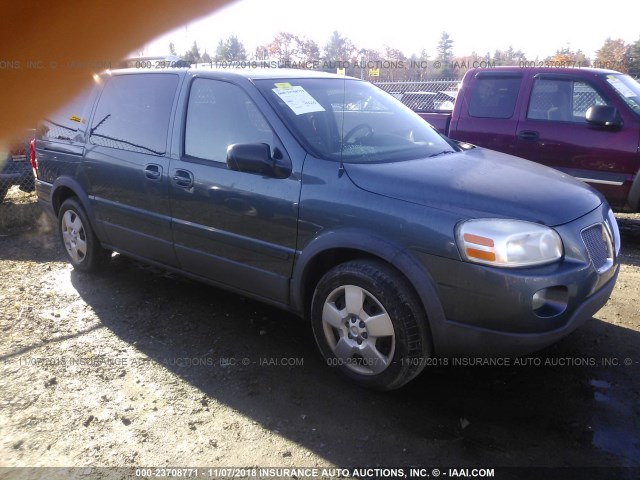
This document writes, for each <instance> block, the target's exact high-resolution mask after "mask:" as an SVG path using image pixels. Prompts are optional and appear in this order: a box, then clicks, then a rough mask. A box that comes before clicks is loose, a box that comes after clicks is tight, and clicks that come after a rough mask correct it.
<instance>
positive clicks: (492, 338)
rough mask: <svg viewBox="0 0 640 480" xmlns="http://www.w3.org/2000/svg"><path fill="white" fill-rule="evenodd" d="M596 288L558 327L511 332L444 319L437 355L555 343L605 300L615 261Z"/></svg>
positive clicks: (500, 352)
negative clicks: (607, 276) (605, 280)
mask: <svg viewBox="0 0 640 480" xmlns="http://www.w3.org/2000/svg"><path fill="white" fill-rule="evenodd" d="M614 270H615V271H614V274H613V276H612V277H611V278H610V279H609V281H608V282H607V283H605V284H604V285H603V286H602V288H600V290H598V291H597V292H595V293H594V294H593V295H591V296H590V297H589V298H588V299H587V300H586V301H584V302H583V303H582V304H581V305H579V306H578V307H577V308H576V309H575V310H574V311H573V312H572V314H571V315H570V316H569V318H568V320H567V322H566V323H565V324H564V325H563V326H562V327H560V328H557V329H555V330H551V331H546V332H536V333H511V332H501V331H497V330H489V329H484V328H481V327H478V326H473V325H465V324H462V323H458V322H452V321H445V322H444V323H443V324H442V325H440V326H439V328H438V337H439V338H440V341H439V342H437V345H436V352H437V354H438V355H439V356H444V357H452V356H464V357H470V356H476V355H477V356H482V357H501V356H504V357H516V356H521V355H528V354H530V353H532V352H536V351H538V350H541V349H543V348H545V347H547V346H549V345H552V344H554V343H556V342H557V341H558V340H560V339H561V338H563V337H565V336H566V335H568V334H569V333H571V332H572V331H574V330H575V329H576V328H578V327H579V326H580V325H582V324H583V323H585V322H586V321H587V320H588V319H590V318H591V317H593V315H594V314H595V313H596V312H597V311H598V310H600V309H601V308H602V307H603V306H604V305H605V304H606V303H607V301H608V300H609V297H610V296H611V292H612V291H613V288H614V287H615V284H616V280H617V278H618V272H619V265H616V266H615V267H614Z"/></svg>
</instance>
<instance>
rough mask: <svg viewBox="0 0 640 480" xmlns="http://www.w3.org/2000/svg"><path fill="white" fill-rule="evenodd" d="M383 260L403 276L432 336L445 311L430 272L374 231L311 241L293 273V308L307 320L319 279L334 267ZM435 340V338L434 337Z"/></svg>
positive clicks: (339, 233)
mask: <svg viewBox="0 0 640 480" xmlns="http://www.w3.org/2000/svg"><path fill="white" fill-rule="evenodd" d="M367 258H368V259H377V260H381V261H383V262H385V263H387V264H388V265H390V266H391V267H392V268H394V269H395V270H397V271H398V272H399V273H400V274H401V275H403V276H404V277H405V278H406V279H407V281H408V282H409V284H410V285H411V287H412V288H413V290H414V293H415V294H416V296H417V297H418V299H420V301H421V303H422V307H423V309H424V313H425V315H426V322H427V325H426V327H427V328H428V329H429V331H430V333H431V332H433V331H434V326H435V324H436V323H437V322H442V321H444V318H445V316H444V310H443V308H442V305H441V304H440V300H439V298H438V295H437V291H436V288H435V283H434V282H433V279H432V278H431V275H430V274H429V272H428V271H427V270H426V269H425V268H424V267H423V266H422V265H421V264H420V263H419V262H418V260H417V259H416V258H415V257H413V256H412V255H410V253H408V252H407V251H406V250H405V249H402V248H401V247H400V246H398V245H395V244H392V243H390V242H389V241H388V240H386V239H384V238H382V237H379V236H376V235H372V234H371V232H360V231H353V230H351V229H348V230H344V231H333V232H327V233H324V234H323V235H321V236H319V237H316V238H315V239H314V240H312V241H311V242H310V243H309V244H308V245H307V246H306V247H305V248H304V250H303V251H302V252H301V254H300V256H299V257H298V259H297V261H296V263H295V266H294V271H293V276H292V282H291V299H292V306H293V308H294V309H295V310H296V311H298V312H299V313H301V314H302V316H303V317H304V318H306V319H308V317H309V311H310V306H311V299H312V297H313V293H314V291H315V288H316V285H317V284H318V281H319V280H320V278H321V277H322V276H323V275H324V274H325V273H326V272H328V271H329V270H330V269H331V268H333V267H335V266H336V265H339V264H341V263H344V262H347V261H350V260H355V259H367ZM432 338H433V337H432Z"/></svg>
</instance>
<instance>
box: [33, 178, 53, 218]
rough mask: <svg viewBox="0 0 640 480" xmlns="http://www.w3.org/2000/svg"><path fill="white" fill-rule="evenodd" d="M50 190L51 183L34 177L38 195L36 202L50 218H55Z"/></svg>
mask: <svg viewBox="0 0 640 480" xmlns="http://www.w3.org/2000/svg"><path fill="white" fill-rule="evenodd" d="M51 190H52V185H51V184H50V183H47V182H43V181H42V180H38V179H36V194H37V196H38V203H39V204H40V206H41V207H42V209H43V210H44V211H45V212H47V214H48V215H49V216H50V217H51V218H52V219H55V218H56V214H55V212H54V211H53V203H52V202H51Z"/></svg>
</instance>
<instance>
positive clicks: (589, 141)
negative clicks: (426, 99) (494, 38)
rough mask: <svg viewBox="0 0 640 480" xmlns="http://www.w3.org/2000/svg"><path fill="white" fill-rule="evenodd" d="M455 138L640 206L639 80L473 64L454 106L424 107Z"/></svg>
mask: <svg viewBox="0 0 640 480" xmlns="http://www.w3.org/2000/svg"><path fill="white" fill-rule="evenodd" d="M419 115H420V116H421V117H422V118H424V119H425V120H426V121H428V122H429V123H431V125H433V126H434V127H435V128H436V129H437V130H439V131H440V132H441V133H443V134H445V135H447V136H448V137H449V138H452V139H454V140H458V141H462V142H467V143H471V144H474V145H478V146H481V147H486V148H490V149H492V150H498V151H500V152H505V153H509V154H511V155H515V156H518V157H522V158H526V159H528V160H532V161H534V162H538V163H542V164H544V165H548V166H550V167H553V168H556V169H558V170H562V171H564V172H566V173H567V174H570V175H573V176H574V177H577V178H579V179H580V180H583V181H585V182H587V183H589V184H590V185H592V186H593V187H595V188H597V189H598V190H600V191H601V192H602V193H603V195H604V196H605V197H606V198H607V200H608V201H609V203H610V204H611V205H612V206H613V207H615V208H616V209H618V210H627V211H634V212H638V211H640V174H639V172H638V170H639V168H640V84H639V83H638V82H637V81H635V80H634V79H632V78H631V77H629V76H628V75H624V74H621V73H619V72H615V71H612V70H601V69H592V68H518V67H497V68H491V69H473V70H469V71H468V72H467V73H466V75H465V76H464V79H463V81H462V85H461V87H460V91H459V92H458V95H457V98H456V101H455V104H454V107H453V111H451V112H428V113H419Z"/></svg>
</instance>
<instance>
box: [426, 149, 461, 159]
mask: <svg viewBox="0 0 640 480" xmlns="http://www.w3.org/2000/svg"><path fill="white" fill-rule="evenodd" d="M448 153H456V151H455V150H443V151H441V152H438V153H434V154H433V155H429V158H431V157H438V156H440V155H447V154H448Z"/></svg>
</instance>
